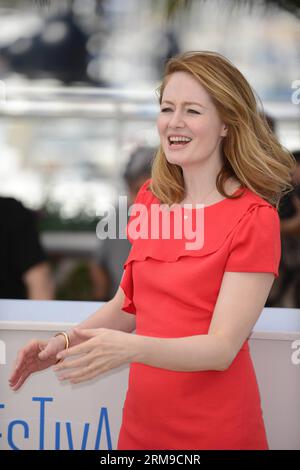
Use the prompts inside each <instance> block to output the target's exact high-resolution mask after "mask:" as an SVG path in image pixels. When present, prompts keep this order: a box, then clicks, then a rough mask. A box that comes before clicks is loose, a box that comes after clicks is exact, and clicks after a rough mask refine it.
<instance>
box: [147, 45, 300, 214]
mask: <svg viewBox="0 0 300 470" xmlns="http://www.w3.org/2000/svg"><path fill="white" fill-rule="evenodd" d="M182 71H183V72H187V73H189V74H191V75H192V76H193V77H194V78H195V79H196V80H197V81H198V82H199V83H200V85H202V86H203V88H205V90H206V91H207V92H208V93H209V95H210V97H211V99H212V101H213V102H214V104H215V106H216V108H217V111H218V113H219V116H220V118H221V120H222V121H223V122H224V124H226V125H227V127H228V132H227V136H226V137H224V138H223V141H222V144H221V145H222V147H221V153H222V159H223V167H222V169H221V171H220V172H219V173H218V175H217V179H216V186H217V189H218V191H219V192H220V193H221V194H222V195H223V196H225V197H228V198H238V197H241V192H238V194H237V195H235V196H231V195H229V194H227V193H226V192H225V187H224V184H225V182H226V180H227V179H228V178H230V177H233V176H234V177H235V178H236V179H238V180H239V182H240V185H241V187H242V188H244V187H247V188H249V189H251V190H252V191H254V192H255V193H256V194H258V195H259V196H261V197H262V198H263V199H265V200H266V201H268V202H269V203H270V204H272V205H273V206H275V207H276V208H277V209H278V206H279V202H280V199H281V197H282V196H283V195H284V194H286V193H288V192H290V191H291V190H292V189H293V186H292V184H291V177H292V173H293V171H294V168H295V165H296V162H295V159H294V157H293V155H292V154H291V153H290V152H289V151H288V150H287V149H285V148H284V147H283V146H282V145H281V144H280V143H279V141H278V140H277V138H276V136H275V134H274V133H273V132H272V130H271V129H270V127H269V125H268V123H267V120H266V118H265V116H264V113H263V112H262V109H263V108H262V104H261V102H260V100H259V98H258V96H256V94H255V92H254V91H253V90H252V88H251V86H250V85H249V83H248V82H247V80H246V79H245V77H244V76H243V75H242V73H241V72H240V71H239V70H238V69H237V68H236V67H235V66H234V65H233V64H232V63H231V62H230V61H229V60H228V59H226V58H225V57H223V56H222V55H221V54H218V53H216V52H211V51H191V52H186V53H183V54H180V55H178V56H176V57H173V58H171V59H169V61H168V62H167V63H166V66H165V71H164V75H163V80H162V83H161V85H160V87H159V88H158V90H157V91H158V95H159V103H161V101H162V96H163V92H164V89H165V87H166V84H167V82H168V79H169V78H170V76H171V75H172V74H173V73H174V72H182ZM258 103H260V105H261V108H262V109H261V110H259V107H258ZM151 177H152V183H151V185H150V189H151V191H152V192H153V194H154V195H155V196H156V197H157V198H158V199H159V200H160V201H162V202H163V203H166V204H168V205H172V204H173V203H179V202H180V201H182V199H183V198H184V195H185V187H184V179H183V173H182V169H181V167H180V166H178V165H176V164H171V163H169V162H168V161H167V159H166V156H165V154H164V152H163V149H162V147H161V145H160V146H159V149H158V151H157V153H156V155H155V158H154V161H153V165H152V174H151Z"/></svg>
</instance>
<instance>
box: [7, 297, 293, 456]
mask: <svg viewBox="0 0 300 470" xmlns="http://www.w3.org/2000/svg"><path fill="white" fill-rule="evenodd" d="M100 305H101V304H99V303H94V302H63V301H22V300H0V340H1V341H0V449H16V448H18V449H103V450H106V449H108V450H110V449H115V448H116V445H117V439H118V433H119V429H120V424H121V417H122V407H123V403H124V399H125V394H126V389H127V382H128V367H127V366H124V367H121V368H118V369H115V370H113V371H110V372H108V373H105V374H103V375H102V376H101V377H98V378H96V379H94V380H93V381H91V382H87V383H85V384H78V385H69V384H68V383H61V382H59V381H58V380H57V378H56V375H55V373H54V372H53V371H52V370H51V369H48V370H46V371H43V372H40V373H37V374H34V375H32V376H31V377H30V378H29V379H28V380H27V382H26V383H25V384H24V385H23V387H22V388H21V389H20V390H19V391H18V392H13V391H11V390H10V388H9V386H8V377H9V374H10V370H11V368H12V365H13V361H14V359H15V356H16V352H17V350H18V349H20V347H21V346H22V345H23V344H24V343H25V342H27V341H28V340H30V339H32V338H33V337H38V338H48V337H49V336H51V335H52V334H53V332H56V331H60V330H64V329H66V328H69V327H70V326H72V325H73V324H76V323H78V322H80V321H81V320H83V319H84V318H85V317H87V316H88V315H89V314H90V313H93V312H94V311H95V310H96V309H97V308H98V307H99V306H100ZM249 344H250V349H251V355H252V358H253V362H254V366H255V371H256V375H257V379H258V383H259V388H260V393H261V399H262V408H263V413H264V420H265V424H266V429H267V435H268V441H269V446H270V448H271V449H300V310H296V309H269V308H266V309H264V311H263V313H262V315H261V316H260V319H259V321H258V322H257V323H256V325H255V328H254V330H253V332H252V335H251V337H250V341H249Z"/></svg>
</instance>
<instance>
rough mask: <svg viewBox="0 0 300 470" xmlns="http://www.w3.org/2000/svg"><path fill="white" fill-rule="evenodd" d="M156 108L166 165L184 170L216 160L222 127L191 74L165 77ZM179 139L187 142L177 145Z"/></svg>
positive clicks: (216, 113) (206, 95) (212, 107)
mask: <svg viewBox="0 0 300 470" xmlns="http://www.w3.org/2000/svg"><path fill="white" fill-rule="evenodd" d="M160 108H161V110H160V113H159V116H158V119H157V128H158V132H159V136H160V142H161V145H162V148H163V151H164V153H165V155H166V158H167V160H168V162H169V163H173V164H176V165H179V166H181V167H184V166H187V165H191V164H197V163H201V162H203V161H205V160H207V159H209V158H220V143H221V140H222V137H223V136H225V135H226V133H227V130H226V126H225V125H224V124H223V123H222V121H221V119H220V118H219V115H218V112H217V109H216V107H215V105H214V103H213V102H212V100H211V98H210V96H209V94H208V93H207V92H206V90H205V89H204V88H203V87H202V86H201V85H200V84H199V83H198V82H197V81H196V80H195V79H194V78H193V76H192V75H190V74H189V73H186V72H174V73H173V74H172V75H171V76H170V77H169V79H168V82H167V84H166V87H165V89H164V92H163V96H162V102H161V107H160ZM172 137H173V139H172ZM176 137H177V139H176ZM179 137H181V138H182V137H185V138H187V139H186V141H185V142H182V141H180V142H178V140H180V139H178V138H179Z"/></svg>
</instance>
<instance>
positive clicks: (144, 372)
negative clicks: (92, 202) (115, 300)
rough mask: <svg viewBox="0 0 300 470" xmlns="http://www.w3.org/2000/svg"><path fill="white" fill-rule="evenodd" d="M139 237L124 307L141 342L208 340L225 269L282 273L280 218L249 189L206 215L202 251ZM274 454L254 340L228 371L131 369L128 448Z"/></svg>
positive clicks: (125, 428) (143, 195)
mask: <svg viewBox="0 0 300 470" xmlns="http://www.w3.org/2000/svg"><path fill="white" fill-rule="evenodd" d="M149 181H150V180H148V181H147V182H146V183H145V184H144V185H143V187H142V188H141V190H140V191H139V194H138V196H137V199H136V201H135V202H136V203H142V204H145V206H146V207H147V219H148V222H149V233H150V228H151V216H150V208H151V205H152V204H158V203H159V201H158V199H157V198H156V197H154V196H153V194H152V193H151V191H150V190H147V187H148V185H149ZM239 191H240V190H238V191H237V192H239ZM182 210H183V209H182ZM195 211H196V209H193V210H192V211H191V215H192V217H193V218H194V217H195ZM134 218H135V216H132V217H131V218H130V220H129V223H128V228H129V226H130V224H131V223H132V222H133V220H134ZM129 239H130V241H131V242H132V248H131V251H130V253H129V256H128V259H127V260H126V262H125V264H124V268H125V271H124V275H123V277H122V280H121V284H120V285H121V287H122V289H123V290H124V293H125V301H124V304H123V306H122V309H123V310H124V311H126V312H129V313H133V314H136V334H139V335H144V336H152V337H161V338H163V337H164V338H175V337H185V336H192V335H200V334H207V332H208V330H209V325H210V322H211V318H212V314H213V310H214V306H215V304H216V301H217V297H218V293H219V290H220V287H221V282H222V277H223V274H224V272H225V271H241V272H245V271H247V272H272V273H274V274H275V276H278V266H279V260H280V229H279V217H278V213H277V211H276V209H275V208H274V207H273V206H271V205H270V204H269V203H267V202H266V201H264V200H263V199H262V198H260V197H259V196H257V195H256V194H254V193H253V192H252V191H250V190H249V189H245V190H244V192H243V194H242V196H241V197H240V198H239V199H236V200H230V199H224V200H223V201H220V202H218V203H216V204H214V205H212V206H208V207H206V208H205V209H204V244H203V247H202V248H200V249H197V250H187V249H186V240H185V238H184V237H182V238H181V239H174V238H171V239H162V238H161V237H159V239H156V240H154V239H136V240H134V239H132V238H131V237H130V235H129ZM267 448H268V444H267V439H266V434H265V428H264V422H263V417H262V410H261V403H260V395H259V390H258V385H257V380H256V376H255V371H254V368H253V364H252V359H251V356H250V352H249V345H248V341H245V343H244V345H243V346H242V348H241V350H240V351H239V353H238V354H237V356H236V358H235V360H234V361H233V363H232V364H231V366H230V367H229V368H228V369H227V370H226V371H213V370H211V371H199V372H175V371H169V370H166V369H160V368H156V367H150V366H146V365H144V364H139V363H132V364H131V366H130V374H129V386H128V391H127V395H126V400H125V404H124V410H123V421H122V426H121V430H120V435H119V441H118V449H120V450H121V449H146V450H147V449H154V450H155V449H267Z"/></svg>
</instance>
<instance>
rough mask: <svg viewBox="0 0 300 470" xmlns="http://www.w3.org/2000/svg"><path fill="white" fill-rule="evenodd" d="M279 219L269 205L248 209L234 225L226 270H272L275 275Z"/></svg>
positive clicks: (276, 270) (276, 274) (278, 250)
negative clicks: (235, 225)
mask: <svg viewBox="0 0 300 470" xmlns="http://www.w3.org/2000/svg"><path fill="white" fill-rule="evenodd" d="M280 255H281V242H280V221H279V216H278V212H277V210H276V209H275V208H274V207H273V206H271V205H261V206H259V205H258V206H256V207H254V208H253V209H252V210H250V211H248V212H247V213H246V214H245V216H244V217H243V218H242V220H241V221H240V222H239V224H238V225H237V227H236V228H235V231H234V234H233V237H232V242H231V245H230V248H229V256H228V260H227V263H226V267H225V271H237V272H271V273H274V275H275V277H278V268H279V262H280Z"/></svg>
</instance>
